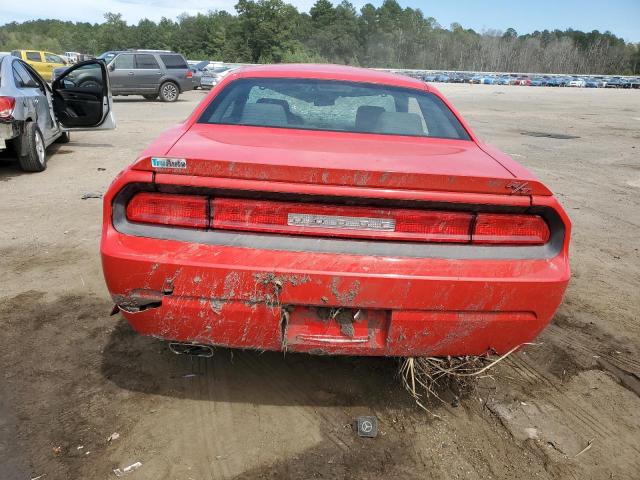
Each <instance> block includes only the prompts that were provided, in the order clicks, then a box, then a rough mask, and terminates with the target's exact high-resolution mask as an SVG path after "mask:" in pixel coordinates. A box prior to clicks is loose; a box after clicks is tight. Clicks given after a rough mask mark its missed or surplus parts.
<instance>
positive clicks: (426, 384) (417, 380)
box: [400, 345, 521, 418]
mask: <svg viewBox="0 0 640 480" xmlns="http://www.w3.org/2000/svg"><path fill="white" fill-rule="evenodd" d="M520 347H521V345H518V346H517V347H515V348H513V349H511V350H510V351H508V352H507V353H505V354H504V355H502V356H499V357H497V356H491V355H485V356H475V355H469V356H465V357H407V358H404V359H402V361H401V362H400V378H401V380H402V384H403V386H404V388H405V389H406V390H407V391H408V392H409V393H410V394H411V396H412V397H413V399H414V400H415V402H416V404H417V405H418V406H419V407H420V408H422V409H423V410H425V411H427V412H429V413H430V414H431V415H433V416H434V417H438V418H439V415H436V414H435V413H433V412H432V411H431V410H429V409H428V408H427V407H426V406H425V405H424V402H425V401H426V400H430V399H434V398H435V399H437V400H438V401H440V402H442V403H447V402H445V401H444V400H443V399H442V398H441V393H442V392H443V391H446V390H451V391H452V392H455V393H456V395H457V396H460V395H462V394H464V393H468V392H470V391H472V390H473V389H474V388H475V386H476V384H477V381H478V380H479V379H481V378H487V377H492V375H491V373H490V370H491V369H492V368H493V367H494V366H495V365H497V364H498V363H499V362H501V361H502V360H504V359H505V358H507V357H508V356H509V355H511V354H512V353H513V352H515V351H516V350H517V349H518V348H520Z"/></svg>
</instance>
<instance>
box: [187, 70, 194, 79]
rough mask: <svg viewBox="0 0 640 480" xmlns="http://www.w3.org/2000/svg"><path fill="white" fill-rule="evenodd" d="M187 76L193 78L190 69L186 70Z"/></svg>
mask: <svg viewBox="0 0 640 480" xmlns="http://www.w3.org/2000/svg"><path fill="white" fill-rule="evenodd" d="M187 78H193V72H192V71H191V70H189V71H188V72H187Z"/></svg>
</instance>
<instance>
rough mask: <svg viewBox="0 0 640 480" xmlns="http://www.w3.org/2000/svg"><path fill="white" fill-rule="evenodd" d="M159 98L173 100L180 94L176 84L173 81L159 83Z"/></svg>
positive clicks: (166, 100) (164, 100)
mask: <svg viewBox="0 0 640 480" xmlns="http://www.w3.org/2000/svg"><path fill="white" fill-rule="evenodd" d="M159 95H160V100H161V101H163V102H175V101H176V100H178V97H179V96H180V89H179V88H178V85H176V84H175V83H173V82H164V83H163V84H162V85H160V94H159Z"/></svg>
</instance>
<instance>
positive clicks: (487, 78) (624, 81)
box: [411, 72, 640, 88]
mask: <svg viewBox="0 0 640 480" xmlns="http://www.w3.org/2000/svg"><path fill="white" fill-rule="evenodd" d="M411 76H416V75H415V74H414V75H411ZM419 76H420V78H422V80H424V81H425V82H441V83H476V84H485V85H524V86H531V87H582V88H640V77H635V78H628V77H620V76H604V75H599V76H560V75H544V76H529V75H519V74H514V73H511V74H502V75H500V74H474V73H467V72H439V73H427V74H422V75H419Z"/></svg>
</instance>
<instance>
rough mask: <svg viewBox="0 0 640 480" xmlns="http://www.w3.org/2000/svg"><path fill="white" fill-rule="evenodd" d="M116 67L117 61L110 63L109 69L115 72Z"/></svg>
mask: <svg viewBox="0 0 640 480" xmlns="http://www.w3.org/2000/svg"><path fill="white" fill-rule="evenodd" d="M115 69H116V64H115V62H112V63H110V64H109V71H110V72H113V71H114V70H115Z"/></svg>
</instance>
